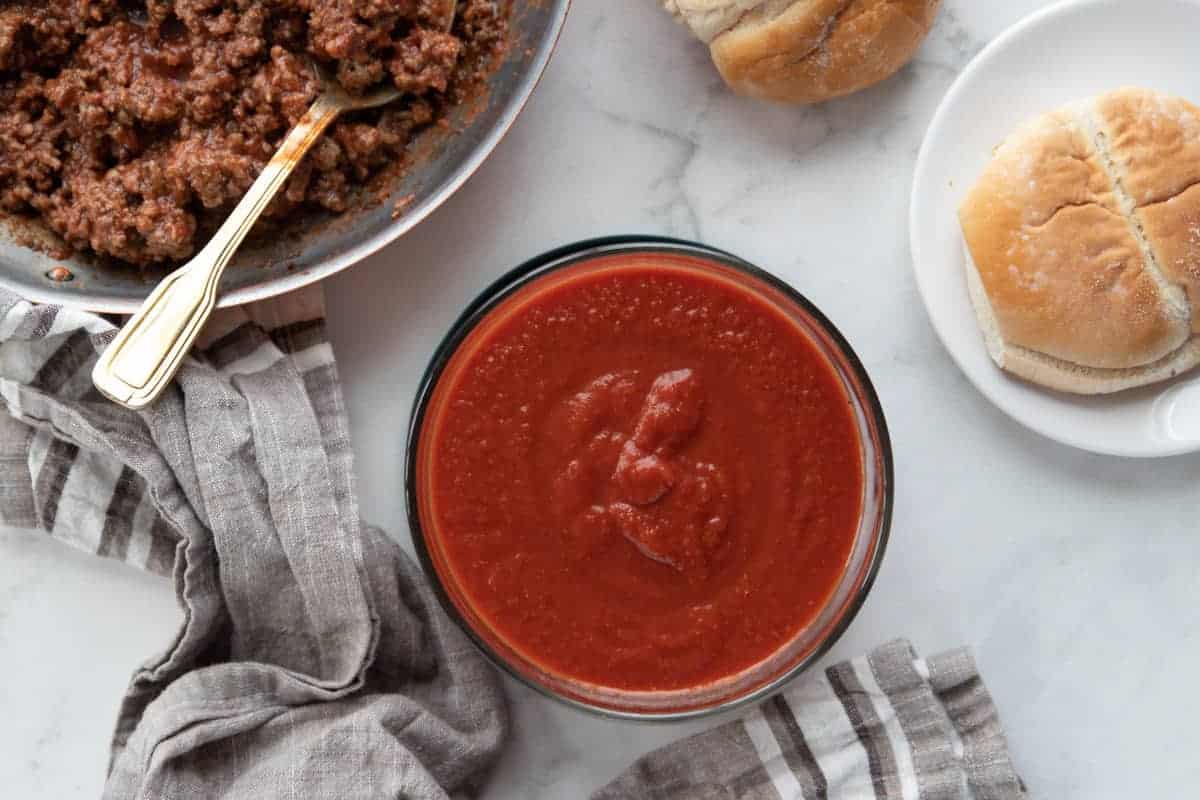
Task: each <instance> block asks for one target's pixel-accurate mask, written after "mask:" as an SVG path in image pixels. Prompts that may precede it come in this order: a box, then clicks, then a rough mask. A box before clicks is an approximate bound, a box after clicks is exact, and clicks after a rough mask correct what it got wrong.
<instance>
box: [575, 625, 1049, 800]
mask: <svg viewBox="0 0 1200 800" xmlns="http://www.w3.org/2000/svg"><path fill="white" fill-rule="evenodd" d="M1025 797H1027V794H1026V791H1025V786H1024V784H1023V783H1022V782H1021V779H1020V778H1019V777H1018V776H1017V774H1016V772H1015V771H1014V769H1013V765H1012V760H1011V759H1010V757H1009V753H1008V745H1007V743H1006V742H1005V738H1004V732H1003V730H1002V728H1001V727H1000V719H999V716H998V715H997V713H996V707H995V706H994V705H993V703H992V698H991V696H990V695H989V694H988V691H987V689H986V688H985V687H984V685H983V681H982V680H981V679H980V677H979V673H978V671H977V670H976V668H975V662H974V660H973V659H972V658H971V656H970V654H969V653H968V652H967V651H966V650H955V651H952V652H949V653H945V654H944V655H940V656H936V657H934V658H930V659H921V658H918V657H917V654H916V651H914V650H913V648H912V646H911V645H910V644H909V643H908V642H904V641H895V642H891V643H890V644H886V645H884V646H882V647H880V648H879V649H877V650H875V651H874V652H872V653H871V654H870V655H867V656H863V657H860V658H855V659H853V660H851V661H846V662H843V663H840V664H835V665H834V666H832V667H830V668H829V669H827V670H825V672H824V673H817V674H815V675H813V676H811V677H808V678H804V679H801V681H800V682H799V683H798V684H796V685H795V686H793V687H792V688H790V689H788V690H787V691H786V692H784V693H783V694H780V695H777V696H776V697H774V698H773V699H771V700H768V701H767V702H765V703H763V704H762V705H760V706H758V707H757V708H755V709H753V710H752V711H751V712H750V713H748V714H746V715H745V716H744V717H742V718H741V719H739V720H735V721H733V722H729V723H726V724H725V725H722V726H720V727H718V728H714V729H713V730H710V731H707V732H704V733H700V734H697V735H696V736H692V737H690V738H688V739H683V740H681V741H679V742H676V743H674V744H670V745H667V746H666V747H664V748H662V749H661V750H657V751H655V752H653V753H650V754H649V755H647V756H645V757H643V758H642V759H640V760H638V761H637V763H635V764H634V765H633V766H632V767H630V768H629V769H628V770H627V771H626V772H625V773H624V774H623V775H621V776H620V777H619V778H617V779H616V780H615V781H613V782H612V783H611V784H609V785H608V786H606V787H604V788H603V789H601V790H600V791H598V792H596V793H595V794H594V795H593V796H592V800H634V799H635V798H637V799H638V800H641V799H642V798H647V799H648V798H655V800H677V799H679V798H688V799H689V800H717V798H721V800H725V798H729V799H730V800H732V799H733V798H738V800H1019V798H1025Z"/></svg>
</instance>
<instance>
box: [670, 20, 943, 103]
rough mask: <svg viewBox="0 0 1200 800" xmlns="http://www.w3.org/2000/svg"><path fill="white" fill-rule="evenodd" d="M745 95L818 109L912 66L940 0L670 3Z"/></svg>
mask: <svg viewBox="0 0 1200 800" xmlns="http://www.w3.org/2000/svg"><path fill="white" fill-rule="evenodd" d="M665 4H666V7H667V10H668V11H670V12H672V13H673V14H675V16H677V17H678V18H679V19H681V20H682V21H683V22H684V23H686V24H687V25H688V27H689V28H691V30H692V32H693V33H695V34H696V36H697V37H698V38H699V39H700V40H701V41H703V42H704V43H705V44H707V45H708V46H709V51H710V53H711V54H712V59H713V62H714V63H715V64H716V65H717V69H718V70H719V71H720V73H721V77H722V78H724V79H725V82H726V83H727V84H728V85H729V86H730V87H731V88H732V89H733V90H734V91H736V92H738V93H739V94H744V95H748V96H750V97H757V98H760V99H764V100H775V101H779V102H785V103H819V102H821V101H823V100H829V99H831V98H834V97H840V96H842V95H846V94H850V93H851V92H857V91H858V90H860V89H865V88H866V87H868V86H871V85H873V84H876V83H878V82H879V81H882V80H884V79H885V78H888V77H890V76H891V75H892V74H894V73H895V72H896V71H897V70H899V69H900V68H901V67H902V66H904V65H905V64H906V63H908V61H909V59H911V58H912V56H913V54H914V53H915V52H916V50H917V47H918V46H920V44H921V42H922V40H924V38H925V36H926V34H928V33H929V29H930V28H931V27H932V26H933V20H934V17H935V16H936V14H937V10H938V6H939V5H940V4H941V0H665Z"/></svg>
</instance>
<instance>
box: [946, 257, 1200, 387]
mask: <svg viewBox="0 0 1200 800" xmlns="http://www.w3.org/2000/svg"><path fill="white" fill-rule="evenodd" d="M962 249H963V255H964V257H965V258H966V267H967V268H966V273H967V291H968V293H969V294H970V296H971V305H972V306H974V308H975V316H976V317H977V318H978V320H979V327H980V330H982V331H983V339H984V343H985V344H986V345H987V350H988V354H989V355H990V356H991V357H992V360H993V361H994V362H996V366H998V367H1000V369H1002V370H1004V371H1005V372H1009V373H1011V374H1013V375H1016V376H1017V377H1019V378H1024V379H1025V380H1027V381H1031V382H1033V383H1036V384H1040V385H1042V386H1044V387H1046V388H1049V389H1053V390H1055V391H1059V392H1065V393H1068V394H1077V395H1103V394H1114V393H1116V392H1123V391H1126V390H1129V389H1136V388H1138V387H1140V386H1147V385H1149V384H1152V383H1159V382H1161V381H1165V380H1170V379H1171V378H1174V377H1176V376H1178V375H1182V374H1183V373H1185V372H1187V371H1189V370H1191V369H1194V368H1195V367H1197V366H1200V335H1193V336H1192V337H1191V338H1190V339H1188V340H1187V341H1185V342H1184V343H1183V344H1182V345H1180V346H1179V347H1178V348H1177V349H1175V350H1174V351H1173V352H1171V353H1169V354H1167V355H1166V356H1164V357H1163V358H1160V359H1159V360H1157V361H1154V362H1152V363H1150V364H1145V365H1143V366H1139V367H1132V368H1128V369H1099V368H1096V367H1086V366H1083V365H1082V364H1075V363H1073V362H1070V361H1065V360H1063V359H1061V358H1056V357H1054V356H1050V355H1046V354H1045V353H1040V352H1038V351H1036V350H1031V349H1029V348H1027V347H1021V346H1020V345H1015V344H1011V343H1009V342H1006V341H1005V340H1004V337H1003V336H1002V335H1001V333H1000V325H999V323H998V322H997V320H996V314H995V312H994V311H993V310H992V302H991V300H990V299H989V298H988V294H987V291H986V290H985V289H984V286H983V279H982V277H981V276H980V274H979V269H978V267H976V265H975V259H974V258H973V257H972V256H971V249H970V247H968V246H967V245H966V241H965V240H964V241H963V248H962Z"/></svg>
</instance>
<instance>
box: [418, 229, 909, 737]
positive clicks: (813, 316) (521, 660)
mask: <svg viewBox="0 0 1200 800" xmlns="http://www.w3.org/2000/svg"><path fill="white" fill-rule="evenodd" d="M630 254H640V255H659V256H661V257H663V258H665V259H670V260H671V262H672V264H673V265H674V266H678V265H679V264H686V265H687V266H688V267H689V268H695V269H697V270H701V271H708V274H710V275H717V276H720V277H721V278H723V279H725V280H731V279H732V280H733V281H734V282H736V283H737V284H739V285H740V286H741V287H742V288H744V289H748V290H750V291H752V292H753V293H754V294H756V295H757V296H758V297H759V298H760V299H763V300H767V301H769V302H770V303H772V304H773V305H774V306H775V307H776V308H778V309H779V310H781V311H783V312H784V313H785V314H786V315H787V316H788V317H789V318H790V319H792V320H793V321H794V322H795V323H796V324H797V326H798V327H799V328H800V329H801V331H802V332H803V333H804V334H805V335H807V336H808V338H809V339H810V340H811V341H812V342H813V343H814V344H815V345H816V346H817V349H818V351H819V352H820V353H821V354H822V355H823V356H824V357H825V358H826V360H827V362H828V364H829V365H830V366H831V367H832V368H833V370H834V372H835V374H836V375H837V376H838V378H839V379H840V381H841V384H842V386H843V388H844V390H845V392H846V395H847V397H848V398H849V400H850V404H851V407H852V412H853V417H854V422H855V425H856V428H857V433H858V439H859V442H860V445H861V447H862V464H863V487H864V488H863V492H864V495H863V497H862V504H861V507H862V512H861V515H860V517H859V523H858V529H857V531H856V533H855V538H854V543H853V546H852V548H851V552H850V556H849V558H848V560H847V564H846V568H845V570H844V571H843V573H842V576H841V578H840V580H839V582H838V584H837V586H836V587H835V589H834V591H833V593H832V595H831V596H830V599H829V601H828V603H827V604H826V605H825V607H824V608H823V609H822V610H821V611H820V612H819V613H818V614H817V616H816V618H815V619H814V620H813V622H812V623H811V624H809V625H808V626H807V627H805V628H803V629H802V630H801V631H800V632H799V633H798V634H797V635H796V636H795V637H794V638H793V639H791V640H790V641H788V642H787V643H786V644H784V645H783V646H782V647H781V648H779V649H778V650H776V651H775V652H774V653H773V654H771V655H770V656H768V657H767V658H766V659H764V660H762V661H760V662H758V663H757V664H755V665H753V666H751V667H749V668H748V669H745V670H743V671H742V672H740V673H738V674H735V675H731V676H727V677H725V678H721V679H719V680H717V681H714V682H711V683H708V684H706V685H703V686H699V687H692V688H687V689H678V690H670V691H628V690H623V689H615V688H611V687H605V686H600V685H595V684H590V683H585V682H583V681H580V680H577V679H574V678H571V677H567V676H563V675H559V674H556V673H554V672H552V671H549V670H547V669H545V668H543V667H541V666H539V665H538V664H537V663H536V662H535V661H533V660H532V659H531V658H529V657H527V656H525V655H524V654H522V653H520V652H518V651H517V650H516V649H515V648H513V647H511V646H509V645H508V644H506V643H505V642H504V641H503V639H502V638H501V637H500V636H499V635H497V634H493V633H492V632H491V631H490V628H489V626H488V624H487V622H486V620H484V619H483V617H482V615H480V614H479V613H477V612H476V611H475V610H474V609H473V608H472V607H471V603H470V602H469V600H468V598H467V595H466V593H465V592H464V591H463V590H462V588H461V587H459V586H458V585H457V583H456V581H455V580H454V578H453V572H452V570H450V569H449V568H447V567H446V566H445V565H446V561H445V558H444V556H443V554H442V552H441V548H440V547H439V543H438V541H437V538H436V537H435V536H432V535H430V534H429V532H428V531H426V529H425V527H424V525H423V521H422V511H421V509H422V485H423V481H424V479H423V475H424V474H425V472H426V471H427V469H428V463H429V460H430V455H429V454H428V453H425V452H424V451H423V449H422V447H421V434H422V428H423V424H424V420H425V416H426V411H427V408H428V405H429V403H430V400H431V398H432V397H433V395H434V390H435V388H436V387H437V385H438V381H439V379H440V378H441V376H442V374H443V372H444V371H445V370H446V368H447V366H448V365H449V364H450V363H451V360H452V359H453V357H454V355H455V353H456V352H457V351H458V348H459V346H460V345H462V343H463V342H464V341H466V339H467V337H468V336H469V335H470V334H471V332H472V331H473V330H474V329H475V328H476V326H477V325H478V324H479V323H480V322H481V321H482V320H483V319H484V318H486V317H487V316H488V315H489V313H491V312H492V311H493V310H495V309H496V308H497V306H498V305H500V304H501V303H503V302H504V301H505V300H506V299H507V298H509V297H511V296H512V295H513V294H514V293H516V292H518V291H520V290H522V289H524V288H525V287H527V286H529V285H530V284H531V283H534V282H536V281H539V280H540V279H542V278H545V277H547V276H548V275H550V274H551V273H558V272H559V271H560V270H568V269H586V268H587V266H588V265H595V264H596V262H597V261H600V260H606V259H608V258H609V257H612V256H627V255H630ZM408 442H409V444H408V453H407V456H406V464H405V490H406V495H407V504H408V518H409V524H410V526H411V529H412V534H413V544H414V547H415V548H416V552H417V555H418V557H419V559H420V560H421V563H422V566H423V567H424V569H425V572H426V574H427V575H428V576H429V579H430V581H431V582H432V584H433V587H434V589H435V592H436V594H437V596H438V598H439V600H440V601H441V604H442V606H443V607H444V608H445V610H446V613H447V614H449V616H450V617H451V618H452V619H453V620H455V622H456V623H457V624H458V625H459V626H460V627H461V628H462V629H463V630H464V631H465V632H466V634H467V636H468V637H470V639H471V640H472V641H473V642H474V643H475V645H476V646H477V647H479V649H480V650H481V651H482V652H483V653H484V654H485V655H486V656H487V657H488V658H489V659H490V660H491V661H492V662H493V663H495V664H496V666H498V667H499V668H501V669H503V670H504V671H505V672H507V673H508V674H510V675H512V676H513V677H514V678H516V679H517V680H519V681H522V682H523V683H525V684H527V685H529V686H530V687H532V688H534V689H535V690H537V691H539V692H542V693H543V694H546V695H548V696H550V697H553V698H555V699H558V700H560V701H562V702H564V703H567V704H569V705H571V706H574V707H577V708H580V709H584V710H587V711H591V712H595V713H598V714H601V715H603V716H608V717H616V718H622V719H635V720H680V719H687V718H692V717H697V716H702V715H706V714H714V713H718V712H721V711H726V710H729V709H730V708H733V707H736V706H738V705H741V704H744V703H749V702H752V701H754V700H758V699H761V698H763V697H765V696H767V695H769V694H771V693H772V692H774V691H775V690H777V689H779V688H780V687H781V686H783V685H784V684H785V683H787V682H788V681H789V680H791V679H792V678H794V677H795V676H796V675H798V674H800V673H801V672H803V671H804V670H805V669H807V668H808V667H809V666H810V665H812V664H813V663H814V662H816V661H817V660H818V659H819V658H820V657H821V656H822V655H824V654H825V653H826V652H827V651H828V650H829V648H830V647H832V646H833V644H834V643H835V642H836V641H837V640H838V638H839V637H840V636H841V634H842V633H843V632H844V631H845V630H846V628H847V627H848V626H849V624H850V622H851V621H852V620H853V619H854V616H855V615H856V614H857V612H858V610H859V608H860V607H861V606H862V604H863V601H864V600H865V599H866V596H867V593H868V592H869V591H870V589H871V586H872V584H873V582H874V580H875V576H876V574H877V572H878V570H879V567H880V563H881V561H882V559H883V554H884V550H885V549H886V545H887V539H888V532H889V528H890V525H891V516H892V501H893V466H892V451H891V441H890V439H889V437H888V431H887V423H886V421H885V419H884V415H883V410H882V408H881V407H880V404H879V399H878V397H877V396H876V394H875V390H874V387H873V386H872V385H871V381H870V379H869V378H868V377H867V373H866V371H865V370H864V369H863V366H862V363H861V362H860V361H859V359H858V357H857V356H856V355H855V354H854V351H853V350H852V349H851V347H850V345H849V344H848V343H847V342H846V340H845V339H844V338H843V337H842V335H841V334H840V333H839V332H838V330H837V329H836V328H835V327H834V326H833V324H832V323H831V322H830V321H829V320H828V319H826V318H825V316H824V315H823V314H822V313H821V312H820V311H818V310H817V308H816V307H815V306H813V304H812V303H810V302H809V301H808V300H807V299H805V298H804V296H803V295H801V294H799V293H798V292H797V291H796V290H795V289H793V288H792V287H790V286H789V285H787V284H786V283H784V282H783V281H781V280H779V279H778V278H776V277H774V276H772V275H770V274H769V273H767V272H764V271H763V270H761V269H759V268H757V267H755V266H753V265H751V264H748V263H747V262H745V261H742V260H741V259H739V258H737V257H736V256H733V255H730V254H729V253H725V252H722V251H720V250H715V249H713V248H710V247H706V246H704V245H699V244H693V243H689V242H684V241H678V240H674V239H664V238H656V237H614V238H606V239H595V240H589V241H585V242H580V243H578V244H573V245H568V246H565V247H561V248H558V249H556V250H552V251H551V252H549V253H546V254H545V255H542V256H539V257H537V258H535V259H533V260H531V261H528V262H526V263H525V264H523V265H521V266H520V267H517V268H516V269H514V270H512V271H511V272H509V273H508V274H506V275H504V276H503V277H501V278H500V279H499V280H497V281H496V282H495V283H493V284H492V285H491V286H489V287H488V288H487V289H486V290H484V292H483V293H482V294H481V295H480V296H479V297H478V298H476V300H475V301H474V302H472V303H471V304H470V305H469V306H468V307H467V309H466V310H465V311H464V312H463V314H462V315H461V316H460V317H459V319H458V320H457V321H456V322H455V323H454V325H453V327H452V328H451V329H450V332H449V333H448V334H447V335H446V337H445V339H444V340H443V341H442V343H441V344H440V345H439V346H438V348H437V350H436V351H435V353H434V356H433V360H432V361H431V362H430V364H429V367H428V368H427V369H426V371H425V374H424V376H423V377H422V380H421V383H420V386H419V388H418V390H417V395H416V400H415V403H414V406H413V412H412V418H411V421H410V424H409V439H408ZM563 635H570V634H569V633H568V632H566V631H564V633H563Z"/></svg>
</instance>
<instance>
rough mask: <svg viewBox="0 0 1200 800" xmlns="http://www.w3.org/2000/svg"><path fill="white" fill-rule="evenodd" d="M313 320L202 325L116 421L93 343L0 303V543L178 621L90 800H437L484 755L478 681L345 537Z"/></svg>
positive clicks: (416, 577) (495, 710)
mask: <svg viewBox="0 0 1200 800" xmlns="http://www.w3.org/2000/svg"><path fill="white" fill-rule="evenodd" d="M322 316H323V313H322V303H321V297H320V294H319V292H317V291H316V290H308V291H303V292H299V293H295V294H292V295H289V296H288V297H286V298H281V299H280V300H276V301H270V302H266V303H261V304H258V305H255V306H252V307H250V308H249V309H245V310H236V311H227V312H222V313H220V314H218V315H217V316H216V317H214V319H213V321H212V323H211V324H210V325H209V327H208V328H207V329H206V333H205V338H204V340H203V341H202V342H201V343H200V345H199V347H198V349H197V351H196V353H195V355H194V357H192V358H189V359H188V361H187V362H186V363H185V364H184V366H183V369H182V370H181V372H180V373H179V377H178V380H177V381H176V382H175V384H174V385H173V386H172V387H171V388H170V389H169V390H168V393H167V394H166V395H165V396H164V397H163V399H162V400H160V401H159V402H158V403H157V404H156V405H155V406H154V407H153V408H151V409H149V410H147V411H144V412H141V413H133V412H129V411H126V410H123V409H120V408H118V407H116V406H115V405H113V404H112V403H109V402H108V401H106V400H104V399H103V398H102V397H100V396H99V395H98V394H97V393H96V392H95V391H94V390H93V389H92V385H91V379H90V375H91V368H92V365H93V364H94V363H95V358H96V353H97V350H98V349H99V348H102V347H103V346H104V344H105V343H106V342H107V341H109V340H110V339H111V337H112V334H113V330H114V329H113V326H112V324H111V323H110V322H109V321H107V320H105V319H103V318H100V317H97V316H94V315H91V314H86V313H83V312H79V311H74V310H71V309H67V308H56V307H52V306H34V305H31V304H30V303H28V302H25V301H24V300H22V299H20V298H18V297H16V296H14V295H12V294H9V293H6V292H4V291H3V290H0V397H2V399H3V402H4V405H5V407H6V408H7V410H8V416H5V415H4V414H0V523H3V524H6V525H11V526H20V527H40V528H42V529H43V530H45V531H46V532H47V533H48V534H49V535H50V536H53V537H55V538H57V539H61V540H62V541H64V542H68V543H70V544H72V545H75V546H77V547H82V548H84V549H86V550H88V551H90V552H92V553H95V554H97V555H101V556H106V557H109V558H116V559H120V560H122V561H125V562H127V563H129V564H131V565H133V566H135V567H139V568H143V569H147V570H151V571H153V572H157V573H161V574H164V575H169V576H171V578H172V579H173V580H174V584H175V589H176V594H177V597H178V600H179V603H180V605H181V607H182V610H183V623H182V626H181V628H180V630H179V631H178V633H177V634H176V635H175V637H174V638H173V639H172V641H170V642H169V643H167V644H166V647H165V649H164V652H163V653H161V654H160V655H158V656H156V657H154V658H153V659H151V660H150V661H149V662H147V663H146V664H145V665H144V666H142V667H141V668H140V669H138V670H137V671H136V672H135V673H134V675H133V678H132V680H131V682H130V684H129V687H128V690H127V693H126V696H125V699H124V702H123V703H122V705H121V709H120V712H119V716H118V720H117V723H116V732H115V734H114V737H113V741H112V763H111V767H110V773H109V775H108V779H107V783H106V786H105V792H104V796H105V797H107V798H111V799H113V800H115V799H116V798H122V799H123V798H154V800H160V799H162V798H180V799H181V800H182V798H205V799H206V800H207V799H208V798H247V800H249V799H253V800H265V799H267V798H276V797H306V798H375V797H380V798H382V797H387V798H396V797H412V798H422V799H424V798H446V797H449V796H451V795H455V796H459V795H461V794H462V793H467V792H471V791H472V790H473V789H474V787H476V786H477V785H478V783H479V782H480V780H481V779H482V777H483V776H484V774H485V773H486V771H487V769H488V767H489V766H490V764H491V763H492V761H493V760H494V758H495V757H496V755H497V754H498V752H499V750H500V748H501V745H502V743H503V740H504V738H505V733H506V729H507V721H506V720H507V715H506V710H505V708H504V705H503V697H502V695H501V693H500V691H499V687H498V684H497V682H496V679H495V676H494V674H493V673H492V671H491V669H490V668H489V667H488V666H487V665H486V664H485V663H484V662H483V660H482V659H481V658H480V657H479V655H478V654H477V653H476V652H475V651H474V649H473V648H472V647H471V646H470V644H469V643H468V642H467V640H466V639H465V637H464V636H463V635H462V634H461V632H460V631H458V630H457V629H456V628H455V627H454V626H453V625H452V624H451V623H450V622H449V621H448V620H447V619H446V618H445V617H444V616H443V615H442V613H441V612H440V610H439V609H438V607H437V603H436V601H435V600H434V598H433V597H432V596H431V594H430V591H429V589H428V587H427V585H426V584H425V582H424V579H423V578H422V576H421V574H420V571H419V570H418V569H417V568H416V567H415V566H414V565H413V564H412V563H411V562H410V561H409V560H408V558H406V557H405V555H404V554H403V553H402V552H401V551H400V549H399V548H398V547H397V546H396V545H395V544H394V543H393V542H392V541H391V540H389V539H388V538H387V537H386V536H385V535H383V534H382V533H381V532H379V531H378V530H376V529H373V528H370V527H366V526H363V525H362V524H361V523H360V521H359V516H358V506H357V502H356V500H355V491H354V477H353V469H352V458H351V452H350V444H349V435H348V431H347V424H346V414H345V409H344V407H343V402H342V395H341V391H340V388H339V384H338V378H337V370H336V367H335V364H334V360H333V353H332V350H331V349H330V346H329V344H328V342H327V341H326V338H325V331H324V326H323V323H322ZM392 433H394V434H396V435H400V434H399V432H392ZM84 655H85V657H86V654H84Z"/></svg>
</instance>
